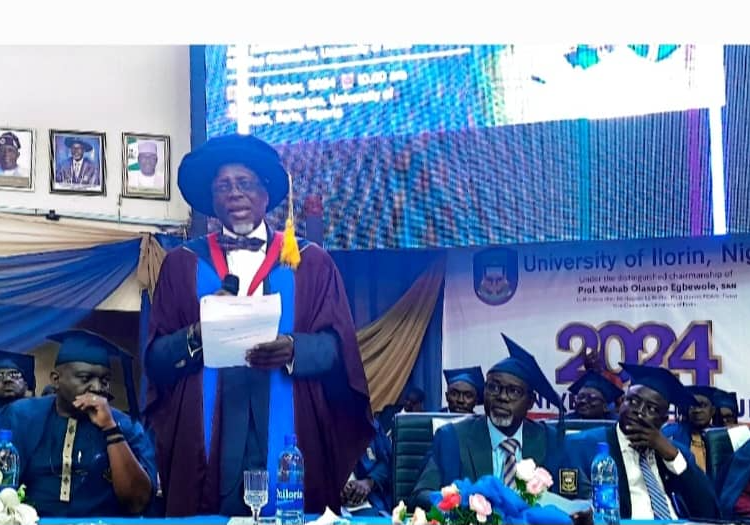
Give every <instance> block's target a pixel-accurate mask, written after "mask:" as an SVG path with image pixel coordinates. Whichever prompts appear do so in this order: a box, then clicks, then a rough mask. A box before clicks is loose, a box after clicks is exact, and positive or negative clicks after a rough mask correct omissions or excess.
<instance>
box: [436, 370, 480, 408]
mask: <svg viewBox="0 0 750 525" xmlns="http://www.w3.org/2000/svg"><path fill="white" fill-rule="evenodd" d="M443 375H444V376H445V382H446V383H447V384H448V386H450V385H452V384H453V383H458V382H459V381H463V382H465V383H469V384H470V385H471V386H473V387H474V388H475V389H476V391H477V403H483V402H484V373H483V372H482V367H481V366H470V367H468V368H452V369H449V370H443Z"/></svg>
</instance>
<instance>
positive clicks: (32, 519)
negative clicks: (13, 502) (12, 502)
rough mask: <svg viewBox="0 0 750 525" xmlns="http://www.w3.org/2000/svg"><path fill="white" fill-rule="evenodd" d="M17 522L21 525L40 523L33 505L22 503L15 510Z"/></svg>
mask: <svg viewBox="0 0 750 525" xmlns="http://www.w3.org/2000/svg"><path fill="white" fill-rule="evenodd" d="M13 513H14V514H15V517H16V521H17V522H18V524H19V525H36V523H37V522H38V521H39V515H38V514H37V513H36V509H35V508H34V507H32V506H31V505H26V504H25V503H20V504H19V505H18V506H17V507H16V508H14V509H13Z"/></svg>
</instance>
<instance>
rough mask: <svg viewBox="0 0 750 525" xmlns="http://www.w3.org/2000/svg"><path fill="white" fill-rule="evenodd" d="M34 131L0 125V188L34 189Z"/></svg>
mask: <svg viewBox="0 0 750 525" xmlns="http://www.w3.org/2000/svg"><path fill="white" fill-rule="evenodd" d="M35 158H36V133H35V132H34V130H33V129H28V128H21V127H14V126H0V190H18V191H34V159H35Z"/></svg>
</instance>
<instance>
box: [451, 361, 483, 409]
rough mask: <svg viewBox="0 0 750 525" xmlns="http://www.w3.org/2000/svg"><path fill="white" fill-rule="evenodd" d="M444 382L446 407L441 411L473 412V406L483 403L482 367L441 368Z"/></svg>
mask: <svg viewBox="0 0 750 525" xmlns="http://www.w3.org/2000/svg"><path fill="white" fill-rule="evenodd" d="M443 375H444V376H445V383H446V385H447V386H448V389H447V390H446V391H445V400H446V401H447V402H448V407H447V408H443V409H442V410H441V412H452V413H456V414H473V413H474V407H476V406H477V405H478V404H481V403H484V374H483V373H482V367H480V366H472V367H469V368H454V369H452V370H443Z"/></svg>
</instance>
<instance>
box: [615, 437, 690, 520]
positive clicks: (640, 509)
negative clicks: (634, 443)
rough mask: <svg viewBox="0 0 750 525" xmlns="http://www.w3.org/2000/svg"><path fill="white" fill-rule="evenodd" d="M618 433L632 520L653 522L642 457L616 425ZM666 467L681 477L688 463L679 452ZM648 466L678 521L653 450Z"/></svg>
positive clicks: (649, 455) (666, 462)
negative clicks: (641, 462) (642, 470)
mask: <svg viewBox="0 0 750 525" xmlns="http://www.w3.org/2000/svg"><path fill="white" fill-rule="evenodd" d="M615 428H616V432H617V442H618V444H619V445H620V451H621V452H622V462H623V463H624V465H625V474H627V478H628V487H629V489H630V506H631V508H632V516H631V519H634V520H652V519H654V511H653V509H652V508H651V497H650V496H649V495H648V488H646V480H645V479H643V472H641V465H640V463H639V461H640V455H639V454H638V451H637V450H636V449H634V448H633V447H631V446H630V441H629V440H628V438H627V436H626V435H625V434H624V433H623V431H622V430H620V425H615ZM663 461H664V465H666V467H667V469H669V471H670V472H672V473H673V474H674V475H676V476H679V475H680V474H682V473H683V472H685V470H687V461H685V457H684V456H683V455H682V452H680V451H679V450H678V451H677V457H676V458H674V459H673V460H672V461H667V460H663ZM648 464H649V466H650V467H651V472H653V473H654V477H655V478H656V482H657V483H658V484H659V487H660V488H661V490H662V491H663V492H664V498H665V499H666V500H667V506H669V512H670V514H671V515H672V519H677V514H676V513H675V510H674V507H673V506H672V501H671V498H670V497H669V494H667V492H666V490H665V489H664V482H663V481H662V479H661V476H660V475H659V469H658V468H657V466H656V458H655V455H654V451H653V450H649V451H648Z"/></svg>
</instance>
